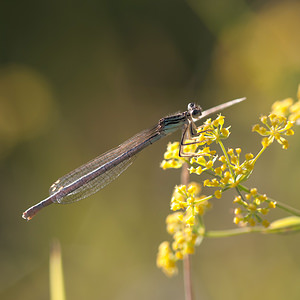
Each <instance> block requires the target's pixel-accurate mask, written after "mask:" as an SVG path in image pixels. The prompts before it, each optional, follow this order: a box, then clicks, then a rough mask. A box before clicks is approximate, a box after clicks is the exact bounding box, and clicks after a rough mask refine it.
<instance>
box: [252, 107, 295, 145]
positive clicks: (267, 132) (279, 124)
mask: <svg viewBox="0 0 300 300" xmlns="http://www.w3.org/2000/svg"><path fill="white" fill-rule="evenodd" d="M260 121H261V122H262V123H263V124H264V125H265V126H260V125H259V124H256V125H254V126H253V128H252V131H256V132H257V133H259V134H260V135H261V136H263V137H264V138H263V139H262V142H261V144H262V146H263V148H267V147H268V146H270V145H271V144H272V143H273V142H274V140H276V141H277V142H278V143H279V144H281V145H282V149H287V148H288V147H289V143H288V141H287V139H285V138H284V137H283V135H285V136H289V135H293V134H294V131H293V130H292V129H291V128H292V127H293V125H294V122H293V121H288V120H287V118H286V117H283V116H280V115H276V114H274V113H271V114H269V115H268V117H267V116H262V117H261V118H260Z"/></svg>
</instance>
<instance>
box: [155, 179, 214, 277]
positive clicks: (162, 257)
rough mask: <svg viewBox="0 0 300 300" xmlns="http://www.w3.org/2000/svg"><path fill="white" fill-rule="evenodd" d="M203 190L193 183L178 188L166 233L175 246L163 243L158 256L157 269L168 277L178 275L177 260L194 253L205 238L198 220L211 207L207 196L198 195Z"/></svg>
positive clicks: (175, 192)
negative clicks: (161, 270)
mask: <svg viewBox="0 0 300 300" xmlns="http://www.w3.org/2000/svg"><path fill="white" fill-rule="evenodd" d="M200 191H201V188H200V186H199V185H198V184H196V183H191V184H189V186H188V187H186V186H185V185H181V186H177V187H175V190H174V193H173V197H172V200H171V209H172V210H173V211H176V212H175V213H173V214H170V215H169V216H168V217H167V219H166V224H167V231H168V233H169V234H170V235H172V236H173V243H172V247H170V245H169V243H167V242H163V243H162V244H161V245H160V247H159V251H158V256H157V266H158V267H160V268H162V269H163V271H164V272H165V273H166V274H167V275H168V276H172V275H174V274H176V272H175V267H174V265H175V263H176V261H177V260H181V259H183V258H184V256H185V255H188V254H192V253H194V252H195V246H196V245H197V244H199V243H200V241H201V239H202V234H203V230H201V226H200V224H199V219H198V217H199V216H201V215H203V214H204V212H205V211H206V210H207V209H208V208H209V207H210V204H209V203H208V202H207V201H205V200H204V196H202V197H199V196H198V194H199V193H200ZM178 210H181V211H178ZM202 229H203V228H202ZM167 246H168V247H167Z"/></svg>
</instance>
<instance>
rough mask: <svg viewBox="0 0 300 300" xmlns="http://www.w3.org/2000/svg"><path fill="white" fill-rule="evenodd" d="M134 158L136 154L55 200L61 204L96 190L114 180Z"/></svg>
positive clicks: (84, 196) (82, 197) (76, 199)
mask: <svg viewBox="0 0 300 300" xmlns="http://www.w3.org/2000/svg"><path fill="white" fill-rule="evenodd" d="M135 158H136V156H132V157H130V158H128V159H126V160H124V161H122V162H121V163H119V164H118V165H117V166H115V167H113V168H111V169H110V170H108V171H107V172H105V173H103V174H102V175H100V176H98V177H96V178H95V179H93V180H91V181H89V182H88V183H85V184H83V185H82V186H81V187H80V188H78V189H76V190H75V191H74V192H72V193H70V194H68V195H66V196H65V197H63V198H61V199H59V200H58V201H57V202H58V203H62V204H67V203H72V202H75V201H79V200H82V199H84V198H86V197H88V196H90V195H92V194H94V193H96V192H98V191H99V190H101V189H102V188H104V187H105V186H106V185H108V184H109V183H111V182H112V181H113V180H115V179H116V178H117V177H118V176H119V175H121V174H122V173H123V172H124V171H125V170H126V169H127V168H128V167H129V166H130V165H131V164H132V162H133V161H134V159H135Z"/></svg>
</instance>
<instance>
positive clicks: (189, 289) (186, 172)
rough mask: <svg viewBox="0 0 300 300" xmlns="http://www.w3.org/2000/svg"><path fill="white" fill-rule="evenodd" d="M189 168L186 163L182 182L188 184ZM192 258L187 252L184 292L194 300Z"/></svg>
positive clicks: (190, 299) (184, 260)
mask: <svg viewBox="0 0 300 300" xmlns="http://www.w3.org/2000/svg"><path fill="white" fill-rule="evenodd" d="M189 177H190V174H189V170H188V165H187V164H186V163H185V164H184V165H183V166H182V170H181V184H183V185H186V186H187V185H188V182H189ZM190 260H191V258H190V255H189V254H186V255H185V256H184V258H183V278H184V293H185V300H193V286H192V276H191V261H190Z"/></svg>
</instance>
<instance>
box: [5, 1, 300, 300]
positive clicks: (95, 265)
mask: <svg viewBox="0 0 300 300" xmlns="http://www.w3.org/2000/svg"><path fill="white" fill-rule="evenodd" d="M299 16H300V2H299V1H258V0H257V1H241V0H229V1H204V0H199V1H197V0H188V1H179V0H172V1H167V0H165V1H164V0H163V1H148V0H145V1H133V0H127V1H125V0H114V1H112V0H106V1H104V0H99V1H95V0H94V1H93V0H88V1H57V0H54V1H13V0H11V1H1V2H0V145H1V146H0V170H1V171H0V176H1V181H0V205H1V207H0V209H1V219H0V222H1V227H0V234H1V236H0V245H1V247H0V270H1V272H0V298H1V299H33V300H34V299H49V282H48V277H49V276H48V268H49V266H48V257H49V245H50V242H51V240H52V238H57V239H59V240H60V242H61V246H62V255H63V265H64V273H65V282H66V294H67V299H183V283H182V276H181V275H179V276H177V277H176V278H172V279H169V278H166V277H165V276H164V275H163V273H162V272H161V271H160V270H158V269H157V268H156V266H155V260H156V253H157V247H158V245H159V243H160V242H162V241H163V240H166V239H169V237H168V236H167V233H166V232H165V217H166V215H167V214H168V213H169V200H170V197H171V194H172V189H173V186H174V185H175V184H177V183H179V178H180V171H177V172H176V171H174V170H169V171H162V170H161V169H160V168H159V163H160V161H161V160H162V156H163V153H164V150H165V147H166V144H167V142H168V140H172V141H173V140H176V139H178V138H179V137H180V133H177V135H176V134H175V135H173V136H172V137H170V138H167V139H166V140H163V141H160V142H158V143H157V144H155V145H153V146H152V147H150V148H148V149H146V150H145V151H143V152H142V153H141V154H140V155H139V157H138V159H137V160H136V161H135V163H134V165H133V166H132V167H130V168H129V169H128V170H127V171H126V173H125V174H123V175H122V176H121V177H120V178H118V179H117V180H116V181H114V182H113V183H111V184H110V185H109V186H107V187H106V188H105V189H103V190H102V191H100V192H99V193H97V194H95V195H93V196H92V197H90V198H88V199H86V200H84V201H81V202H78V203H75V204H72V205H52V206H50V207H48V208H46V209H45V210H43V211H42V212H41V213H40V214H38V215H37V216H36V217H35V218H34V219H33V220H32V221H31V222H28V223H26V222H25V221H24V220H23V219H22V218H21V214H22V212H23V211H24V210H25V209H27V208H28V207H29V206H31V205H33V204H35V203H37V202H38V201H40V200H42V199H44V198H46V197H47V195H48V188H49V186H50V185H51V184H52V183H53V182H54V181H55V180H56V179H57V178H59V177H60V176H62V175H64V174H65V173H67V172H68V171H70V170H72V169H74V168H76V167H77V166H79V165H81V164H82V163H85V162H86V161H88V160H89V159H91V158H93V157H95V156H97V155H99V154H101V153H103V152H104V151H106V150H108V149H110V148H112V147H114V146H116V145H118V144H120V143H121V142H123V141H124V140H125V139H127V138H129V137H130V136H132V135H134V134H136V133H137V132H139V131H141V130H143V129H145V128H148V127H150V126H152V125H154V124H156V122H157V121H158V120H159V118H161V117H163V116H164V115H166V114H168V113H172V112H175V111H178V110H181V111H183V110H185V109H186V106H187V103H188V102H189V101H191V100H192V101H195V102H197V103H199V104H201V105H202V107H203V108H204V109H205V108H209V107H212V106H214V105H217V104H220V103H221V102H224V101H227V100H231V99H234V98H238V97H242V96H247V98H248V100H247V102H246V103H242V104H240V105H238V106H235V107H233V108H231V109H229V110H227V111H224V114H225V116H226V121H227V124H228V125H232V135H231V137H230V140H228V142H227V144H228V147H229V146H230V147H241V148H242V150H243V151H244V153H246V152H250V151H251V152H254V153H255V152H256V151H257V150H258V149H259V148H260V138H259V137H258V136H257V135H256V134H252V133H251V126H252V124H254V123H257V118H258V117H259V116H260V115H261V114H262V113H268V112H269V110H270V105H271V104H272V102H273V101H275V100H279V99H283V98H285V97H288V96H291V97H294V98H295V96H296V91H297V86H298V83H299V82H300V35H299V28H300V18H299ZM296 131H297V130H296ZM298 133H299V132H298ZM289 141H290V144H291V147H290V149H289V150H288V152H286V151H284V150H281V147H280V146H279V145H274V146H273V147H271V148H270V149H269V150H268V151H267V155H264V157H263V159H262V160H260V161H259V163H258V165H257V168H256V171H255V172H254V174H253V179H252V180H251V181H250V182H249V183H248V186H249V187H257V188H258V190H259V192H262V193H266V194H267V195H269V196H270V197H273V198H275V199H278V200H280V201H283V202H286V203H289V204H290V205H292V206H295V207H298V208H299V207H300V204H299V174H300V171H299V158H298V153H299V151H300V141H299V137H297V132H296V135H295V136H294V137H291V138H290V139H289ZM193 179H194V180H197V179H198V178H197V177H193ZM231 197H232V195H228V197H227V198H226V197H224V198H222V200H218V201H213V205H214V209H213V210H211V211H210V212H209V213H208V214H207V216H206V221H207V227H208V228H209V229H225V228H232V227H233V224H232V218H233V213H232V199H233V198H231ZM280 216H284V215H283V214H281V213H280V212H278V213H274V214H273V215H272V216H271V217H270V221H271V220H272V217H274V218H276V217H280ZM299 246H300V236H299V235H272V236H267V235H265V236H264V235H249V236H241V237H234V238H228V239H215V240H205V241H204V243H203V244H202V245H201V247H200V248H198V249H197V253H196V255H194V256H193V257H192V264H193V277H194V289H195V294H196V296H197V299H254V298H255V299H285V298H286V297H287V296H288V298H289V299H299V298H300V284H299V282H300V256H299Z"/></svg>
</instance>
